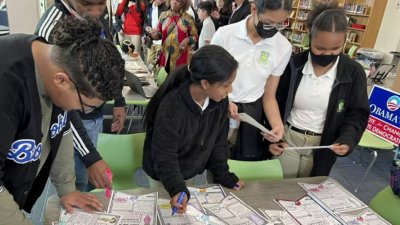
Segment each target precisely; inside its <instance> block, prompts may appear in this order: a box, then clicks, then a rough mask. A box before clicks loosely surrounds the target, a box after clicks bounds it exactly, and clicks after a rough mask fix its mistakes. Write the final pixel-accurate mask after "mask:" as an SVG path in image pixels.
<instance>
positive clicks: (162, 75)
mask: <svg viewBox="0 0 400 225" xmlns="http://www.w3.org/2000/svg"><path fill="white" fill-rule="evenodd" d="M167 76H168V73H167V71H166V70H165V68H164V67H160V70H159V71H158V74H157V85H158V86H161V84H163V83H164V81H165V79H167Z"/></svg>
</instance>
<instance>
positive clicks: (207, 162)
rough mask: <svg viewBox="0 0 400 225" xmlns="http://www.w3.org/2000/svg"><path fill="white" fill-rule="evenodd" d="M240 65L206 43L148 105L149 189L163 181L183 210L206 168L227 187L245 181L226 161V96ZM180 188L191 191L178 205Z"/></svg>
mask: <svg viewBox="0 0 400 225" xmlns="http://www.w3.org/2000/svg"><path fill="white" fill-rule="evenodd" d="M237 67H238V63H237V61H236V60H235V59H234V58H233V57H232V56H231V55H230V54H229V53H228V52H227V51H226V50H224V49H223V48H221V47H219V46H215V45H209V46H204V47H202V48H201V49H199V50H198V51H197V52H196V53H194V55H193V58H192V60H191V62H190V64H189V65H185V66H182V67H180V68H178V69H177V70H176V71H175V72H173V73H172V74H171V75H169V76H168V77H167V79H166V81H165V82H164V83H163V84H162V85H161V87H160V88H159V89H158V91H157V92H156V94H155V95H154V97H153V98H152V99H151V100H150V102H149V105H148V106H147V109H146V112H145V122H146V126H147V127H146V139H145V143H144V150H143V169H144V171H145V172H146V173H147V175H148V178H149V181H150V187H158V186H162V185H164V187H165V189H166V191H167V192H168V193H169V195H170V196H171V205H172V206H173V207H177V208H178V209H179V212H183V211H185V210H186V203H187V201H188V199H189V197H190V193H189V191H188V188H187V187H186V184H192V185H193V177H194V176H196V175H197V174H201V173H203V172H204V170H208V172H210V173H211V174H212V175H213V178H214V180H213V181H214V182H215V183H218V184H221V185H223V186H225V187H228V188H235V189H237V190H239V189H241V188H242V187H243V185H244V183H243V182H242V181H239V179H238V177H237V176H236V175H235V174H233V173H230V172H229V167H228V164H227V160H228V152H227V129H228V121H227V120H228V117H227V115H228V106H229V101H228V98H227V96H228V93H229V92H231V91H232V82H233V81H234V79H235V77H236V70H237ZM185 181H186V183H185ZM181 192H185V193H186V197H185V199H184V201H183V204H182V205H181V204H179V203H177V199H178V196H179V195H180V193H181Z"/></svg>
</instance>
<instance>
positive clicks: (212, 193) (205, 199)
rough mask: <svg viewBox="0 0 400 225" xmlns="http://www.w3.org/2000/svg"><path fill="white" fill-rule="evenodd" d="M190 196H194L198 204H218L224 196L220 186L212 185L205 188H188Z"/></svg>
mask: <svg viewBox="0 0 400 225" xmlns="http://www.w3.org/2000/svg"><path fill="white" fill-rule="evenodd" d="M188 189H189V191H190V195H191V196H196V197H197V199H198V201H199V202H200V204H211V203H218V202H220V201H221V200H222V199H224V198H225V196H226V194H225V192H224V189H223V188H222V187H221V185H213V186H210V187H206V188H195V187H188Z"/></svg>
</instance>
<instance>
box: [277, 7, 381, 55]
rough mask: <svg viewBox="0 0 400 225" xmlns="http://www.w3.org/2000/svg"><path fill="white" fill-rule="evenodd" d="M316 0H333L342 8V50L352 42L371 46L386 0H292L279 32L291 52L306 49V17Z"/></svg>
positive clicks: (359, 45)
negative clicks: (344, 27)
mask: <svg viewBox="0 0 400 225" xmlns="http://www.w3.org/2000/svg"><path fill="white" fill-rule="evenodd" d="M320 2H337V3H338V5H339V7H341V8H343V9H344V11H345V12H346V16H347V19H348V25H349V28H348V32H347V35H346V44H345V47H344V49H343V50H344V52H345V53H347V51H348V50H349V49H350V48H351V47H352V46H353V45H355V46H357V47H358V48H361V47H362V48H373V47H374V45H375V41H376V38H377V35H378V32H379V28H380V25H381V22H382V18H383V14H384V12H385V8H386V4H387V0H293V6H292V12H291V14H290V17H289V18H288V23H289V26H288V27H287V28H286V29H285V30H283V31H282V33H283V34H284V35H285V36H286V38H288V40H289V41H290V42H291V43H292V44H293V52H294V53H297V52H300V51H303V50H306V49H308V43H307V42H308V31H307V28H306V19H307V16H308V13H310V11H311V10H312V9H313V8H314V6H315V4H317V3H320ZM306 36H307V37H306Z"/></svg>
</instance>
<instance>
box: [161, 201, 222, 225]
mask: <svg viewBox="0 0 400 225" xmlns="http://www.w3.org/2000/svg"><path fill="white" fill-rule="evenodd" d="M190 202H196V203H195V204H200V203H199V202H198V201H197V200H196V198H195V197H192V198H191V199H190V200H189V202H188V205H187V207H186V212H185V213H175V214H174V215H172V207H171V204H170V200H169V199H161V198H160V199H158V215H159V217H160V223H161V224H163V225H226V224H225V223H224V222H223V221H221V220H220V219H218V218H216V217H214V216H209V215H206V214H205V213H204V212H203V211H201V210H199V209H198V208H197V207H194V206H193V205H192V204H191V203H190Z"/></svg>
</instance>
